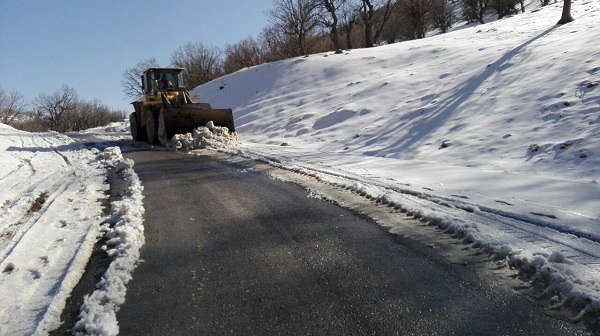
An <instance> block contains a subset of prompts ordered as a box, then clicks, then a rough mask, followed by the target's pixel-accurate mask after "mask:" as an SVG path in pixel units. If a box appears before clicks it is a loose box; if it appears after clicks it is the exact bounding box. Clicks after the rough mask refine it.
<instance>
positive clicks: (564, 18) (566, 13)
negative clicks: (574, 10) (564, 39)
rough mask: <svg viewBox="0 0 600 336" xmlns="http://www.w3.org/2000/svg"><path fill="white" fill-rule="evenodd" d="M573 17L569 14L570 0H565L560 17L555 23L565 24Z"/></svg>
mask: <svg viewBox="0 0 600 336" xmlns="http://www.w3.org/2000/svg"><path fill="white" fill-rule="evenodd" d="M573 20H574V19H573V17H572V16H571V0H565V2H564V4H563V11H562V17H561V18H560V20H559V21H558V22H557V23H556V24H565V23H569V22H571V21H573Z"/></svg>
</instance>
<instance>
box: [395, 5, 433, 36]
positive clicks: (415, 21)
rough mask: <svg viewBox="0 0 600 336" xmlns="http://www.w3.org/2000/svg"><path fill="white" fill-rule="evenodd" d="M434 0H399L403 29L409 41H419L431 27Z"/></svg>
mask: <svg viewBox="0 0 600 336" xmlns="http://www.w3.org/2000/svg"><path fill="white" fill-rule="evenodd" d="M434 4H435V0H401V1H400V7H401V8H400V11H401V13H402V16H401V17H402V20H403V21H404V24H403V27H404V29H405V30H406V35H408V38H410V39H413V40H414V39H421V38H424V37H425V34H426V33H427V32H428V31H429V29H430V26H431V25H432V23H433V21H432V15H431V13H432V12H433V10H434Z"/></svg>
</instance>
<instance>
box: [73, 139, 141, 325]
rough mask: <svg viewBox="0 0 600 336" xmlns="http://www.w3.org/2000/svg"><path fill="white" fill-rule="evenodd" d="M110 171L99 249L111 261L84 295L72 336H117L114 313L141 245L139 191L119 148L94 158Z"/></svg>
mask: <svg viewBox="0 0 600 336" xmlns="http://www.w3.org/2000/svg"><path fill="white" fill-rule="evenodd" d="M98 159H99V160H100V162H102V163H103V164H104V165H105V167H106V168H107V169H108V171H109V172H110V174H109V180H111V182H112V187H113V188H112V190H111V191H112V193H113V197H116V199H117V200H115V201H113V202H111V209H110V218H109V219H108V220H107V224H106V225H105V226H104V227H103V229H104V231H105V232H106V234H105V236H104V237H105V238H106V239H107V241H106V244H105V245H104V246H103V249H105V250H106V252H107V253H108V255H109V257H111V258H113V260H112V262H111V263H110V266H109V267H108V269H107V270H106V272H105V273H104V275H103V276H102V279H101V280H100V282H99V283H98V284H97V285H96V287H97V288H98V289H97V290H96V291H94V293H92V294H91V295H89V296H87V297H86V298H85V300H84V303H83V305H82V307H81V313H80V315H79V318H80V320H79V321H78V322H77V323H76V324H75V327H74V328H73V329H74V331H75V333H76V335H117V334H118V333H119V326H118V323H117V318H116V313H117V311H118V310H119V306H120V305H121V304H123V302H125V294H126V290H127V287H126V286H127V284H128V283H129V281H130V280H131V273H132V272H133V270H134V268H135V266H136V263H137V261H138V259H139V257H140V251H139V250H140V248H141V247H142V245H144V226H143V218H142V217H143V215H144V208H143V205H142V199H143V196H142V190H143V187H142V186H141V183H140V180H139V178H138V176H137V174H136V173H135V172H134V171H133V169H132V168H133V161H132V160H130V159H125V158H123V155H122V154H121V150H120V149H119V147H110V148H107V149H105V150H104V152H103V153H101V154H100V155H99V156H98Z"/></svg>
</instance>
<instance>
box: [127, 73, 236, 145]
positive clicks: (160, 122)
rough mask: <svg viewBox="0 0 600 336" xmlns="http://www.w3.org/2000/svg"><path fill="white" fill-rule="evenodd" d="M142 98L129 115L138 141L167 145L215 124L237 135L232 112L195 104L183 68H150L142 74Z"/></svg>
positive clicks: (134, 138) (134, 104)
mask: <svg viewBox="0 0 600 336" xmlns="http://www.w3.org/2000/svg"><path fill="white" fill-rule="evenodd" d="M142 89H143V92H144V95H143V97H142V98H141V100H139V101H135V102H133V103H131V104H133V107H134V109H135V112H134V113H132V114H131V115H130V116H129V124H130V126H131V136H132V137H133V140H136V141H148V142H150V143H155V144H158V143H160V144H162V145H166V144H167V142H168V141H169V140H170V139H171V138H172V137H173V136H174V135H175V134H184V133H189V132H192V131H193V130H194V129H196V128H197V127H200V126H205V125H206V123H207V122H209V121H212V122H213V123H214V125H215V126H222V127H227V128H228V129H229V131H230V132H235V126H234V124H233V112H232V111H231V109H213V108H211V106H210V104H207V103H196V102H194V101H193V100H192V98H191V97H190V94H189V92H188V91H186V89H185V86H184V84H183V69H181V68H150V69H148V70H146V71H144V73H143V74H142Z"/></svg>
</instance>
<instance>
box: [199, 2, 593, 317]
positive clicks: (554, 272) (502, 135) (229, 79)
mask: <svg viewBox="0 0 600 336" xmlns="http://www.w3.org/2000/svg"><path fill="white" fill-rule="evenodd" d="M560 14H561V5H560V4H555V5H551V6H548V7H544V8H541V9H540V10H537V11H532V12H528V13H525V14H521V15H516V16H513V17H510V18H506V19H502V20H500V21H496V22H493V23H489V24H485V25H477V26H473V27H466V28H465V27H459V28H460V29H457V30H456V31H454V32H451V33H447V34H443V35H438V36H434V37H431V38H427V39H423V40H418V41H409V42H403V43H398V44H393V45H387V46H381V47H378V48H372V49H360V50H351V51H347V52H345V53H343V54H339V55H335V54H333V53H325V54H319V55H310V56H308V57H300V58H295V59H290V60H284V61H281V62H276V63H271V64H264V65H261V66H256V67H252V68H247V69H244V70H242V71H239V72H237V73H234V74H232V75H229V76H225V77H223V78H220V79H218V80H215V81H213V82H211V83H208V84H205V85H203V86H200V87H198V88H196V89H195V90H194V91H193V92H192V93H193V94H195V95H197V96H198V97H199V98H200V99H201V100H202V101H206V102H209V103H211V104H212V105H213V106H214V107H231V108H233V109H234V115H235V119H236V128H237V131H238V134H239V138H240V140H241V141H242V143H243V145H242V146H241V147H240V148H239V149H236V150H233V151H231V152H234V153H236V154H238V155H244V156H247V157H251V158H256V159H260V160H263V161H266V162H271V163H272V164H275V165H277V166H280V167H284V168H287V169H292V170H297V171H302V172H305V173H307V174H309V175H311V176H314V177H317V178H319V179H321V180H323V181H327V182H330V183H333V184H336V185H339V186H342V187H344V188H348V189H351V190H355V191H358V192H360V193H361V194H363V195H366V196H369V197H372V198H374V199H376V200H379V201H381V202H383V203H387V204H390V205H392V206H394V207H396V208H400V209H404V210H408V211H409V212H410V213H413V214H415V216H416V217H417V218H420V220H421V221H423V222H427V223H430V224H431V225H438V226H440V227H441V228H444V229H446V230H448V231H450V232H452V233H455V234H456V235H457V236H458V237H461V238H463V239H464V241H465V243H470V244H473V245H474V246H479V247H482V248H484V250H486V251H489V252H494V253H496V255H497V256H502V257H506V258H507V260H508V261H509V262H510V264H511V265H512V266H514V267H517V268H520V269H521V270H523V271H525V272H527V273H529V274H532V276H534V277H537V278H538V279H539V278H545V277H548V278H549V279H550V280H549V281H548V294H549V295H550V296H551V297H552V301H553V302H554V303H556V304H567V303H570V302H577V304H579V305H581V306H582V307H585V309H586V310H587V311H591V310H594V311H596V312H597V311H598V309H599V308H600V271H599V270H598V265H599V264H600V263H599V261H600V185H599V181H600V86H599V85H598V84H599V81H600V48H599V47H598V41H600V30H598V27H597V23H598V22H600V4H599V3H598V1H592V0H577V1H574V3H573V16H574V17H575V18H576V20H575V21H574V22H572V23H569V24H567V25H562V26H557V25H555V23H556V21H557V20H558V19H559V18H560ZM465 210H467V211H465ZM581 293H585V294H583V295H581ZM589 302H593V304H588V303H589ZM584 311H585V310H584Z"/></svg>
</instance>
